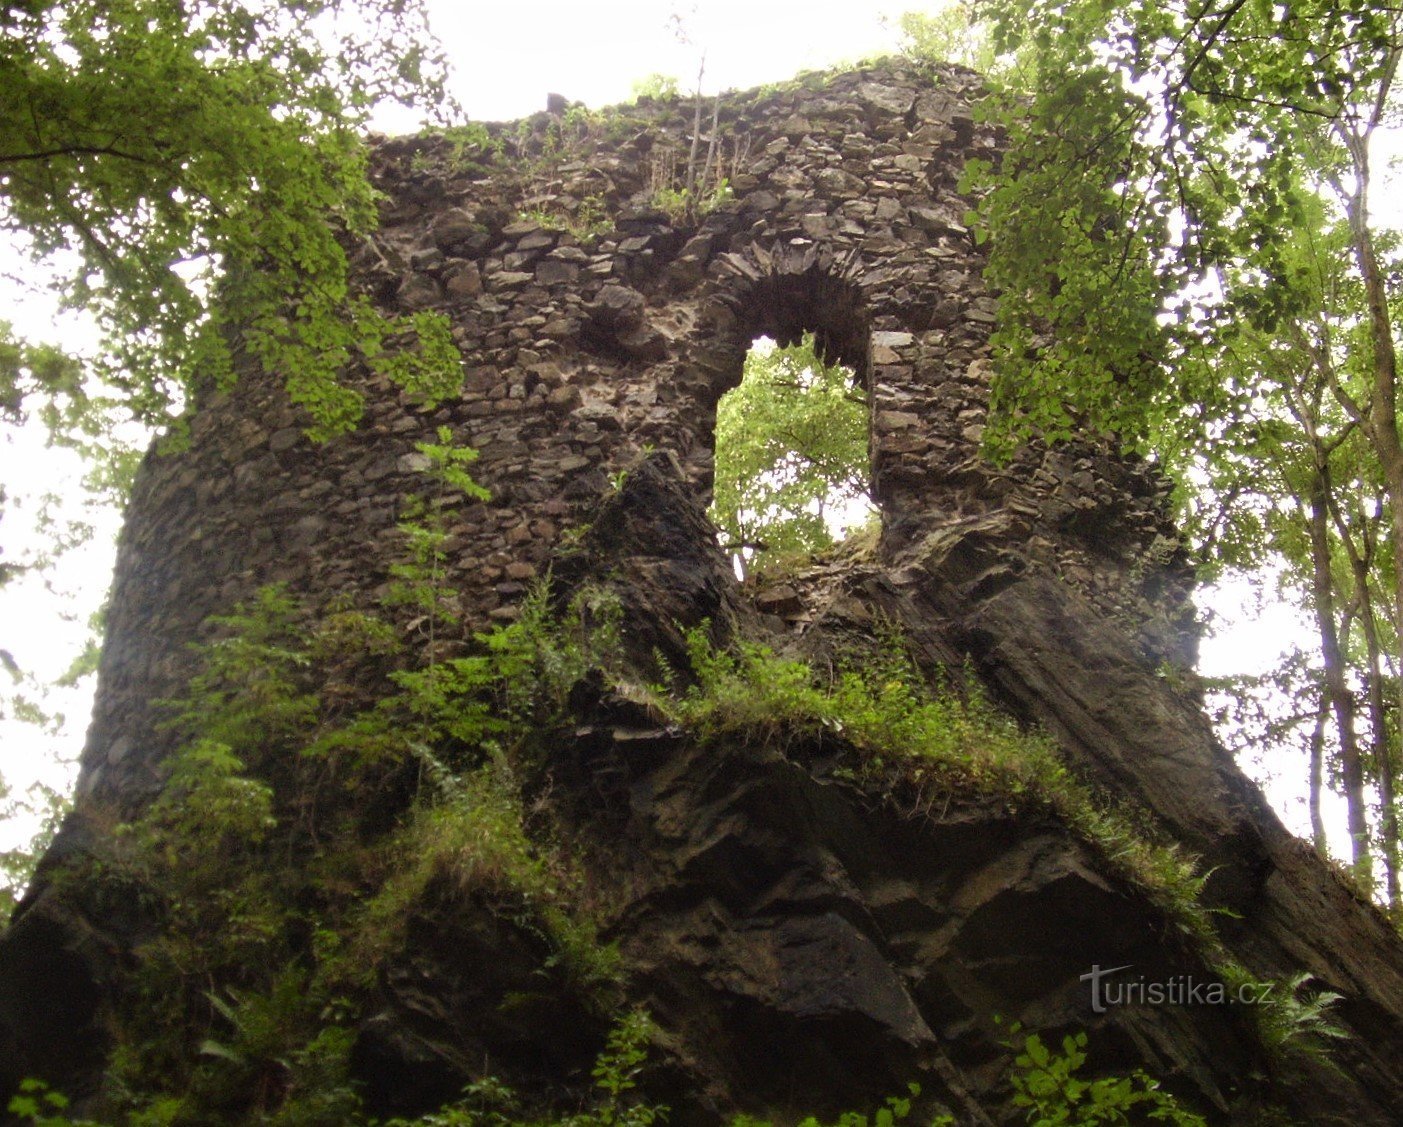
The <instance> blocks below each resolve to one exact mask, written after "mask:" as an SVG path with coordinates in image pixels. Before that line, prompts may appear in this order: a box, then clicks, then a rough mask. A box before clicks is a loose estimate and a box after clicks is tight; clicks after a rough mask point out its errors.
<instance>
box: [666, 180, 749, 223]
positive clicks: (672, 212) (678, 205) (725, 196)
mask: <svg viewBox="0 0 1403 1127" xmlns="http://www.w3.org/2000/svg"><path fill="white" fill-rule="evenodd" d="M734 194H735V193H734V192H732V190H731V185H730V182H729V181H727V180H721V181H720V182H719V183H717V184H716V185H715V187H712V188H710V189H708V190H706V191H693V190H691V189H689V188H659V189H658V190H657V191H655V192H654V193H653V201H652V202H653V206H654V207H655V208H657V209H658V210H659V211H661V212H665V213H666V215H667V217H668V218H669V219H671V220H672V222H673V223H678V224H681V223H694V222H696V221H697V220H698V219H701V218H704V217H705V216H708V215H710V214H711V213H712V212H713V211H715V210H716V209H717V208H718V207H720V206H721V205H722V204H724V203H727V202H728V201H729V200H730V199H731V198H732V197H733V196H734Z"/></svg>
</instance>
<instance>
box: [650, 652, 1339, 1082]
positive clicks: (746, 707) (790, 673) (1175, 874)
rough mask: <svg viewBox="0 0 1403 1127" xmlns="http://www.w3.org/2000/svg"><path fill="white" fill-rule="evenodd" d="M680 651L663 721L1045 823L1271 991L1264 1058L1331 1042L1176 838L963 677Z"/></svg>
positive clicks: (870, 663)
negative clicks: (1262, 975) (844, 755)
mask: <svg viewBox="0 0 1403 1127" xmlns="http://www.w3.org/2000/svg"><path fill="white" fill-rule="evenodd" d="M688 649H689V664H690V668H691V672H692V674H693V677H694V680H693V681H692V682H691V683H690V684H689V685H687V686H686V687H682V686H681V685H680V684H679V683H676V682H675V681H674V683H673V684H669V685H659V686H654V687H653V690H652V692H651V700H652V702H653V703H654V705H655V706H656V707H658V708H659V709H660V710H661V711H663V712H664V713H666V714H667V715H668V716H669V717H670V718H671V719H672V720H673V722H675V723H677V724H679V725H682V726H685V727H688V728H690V729H692V730H694V731H696V732H697V733H698V734H699V735H700V736H701V737H702V738H715V737H717V736H720V735H723V734H724V735H733V736H734V735H740V736H742V737H744V738H748V739H754V740H757V741H761V742H765V743H769V744H772V745H779V746H784V745H787V744H790V743H793V742H797V741H802V740H812V739H813V738H815V737H819V738H822V737H825V736H830V737H836V738H839V739H841V740H842V741H843V742H845V743H846V744H847V745H848V746H849V747H851V748H852V749H853V750H854V751H855V752H856V755H857V758H858V762H859V767H858V769H857V775H858V777H859V781H861V782H862V783H864V785H866V786H868V787H869V788H871V789H875V790H879V791H882V792H884V793H887V794H889V795H893V796H895V795H896V794H897V793H898V792H901V791H904V792H906V793H907V794H909V795H911V796H912V797H911V798H910V799H909V802H910V808H911V809H912V810H913V812H926V813H929V812H931V811H933V810H935V809H936V808H937V807H938V806H940V805H946V806H948V805H949V804H950V803H952V802H954V803H959V802H961V801H967V800H968V799H970V798H983V799H992V800H994V801H996V802H999V803H1001V804H1003V805H1004V807H1005V808H1006V809H1008V810H1009V811H1010V812H1015V811H1028V812H1040V813H1045V814H1048V815H1050V816H1052V817H1055V818H1056V819H1058V820H1059V821H1061V822H1062V823H1063V824H1064V825H1066V826H1067V827H1068V828H1069V829H1070V830H1072V831H1073V832H1074V833H1076V834H1077V835H1078V836H1079V837H1081V838H1082V839H1083V840H1084V841H1086V842H1087V843H1088V844H1089V845H1090V846H1091V847H1092V849H1094V850H1095V851H1096V853H1097V854H1098V855H1099V857H1100V858H1101V860H1102V861H1103V862H1104V863H1105V865H1106V866H1107V868H1108V869H1110V870H1111V871H1112V872H1114V873H1115V874H1117V875H1118V876H1120V877H1121V878H1122V879H1124V880H1125V881H1127V882H1128V883H1130V884H1131V885H1132V886H1134V887H1136V888H1138V889H1140V890H1141V892H1143V893H1144V895H1145V896H1146V897H1147V898H1148V899H1149V900H1150V901H1151V903H1153V904H1154V905H1155V907H1156V908H1158V909H1159V910H1160V911H1161V912H1162V913H1163V914H1164V916H1165V918H1166V919H1167V920H1168V921H1169V922H1171V923H1172V924H1173V925H1174V926H1175V927H1176V928H1177V929H1178V930H1179V932H1180V933H1181V934H1182V935H1183V936H1184V937H1185V939H1186V940H1187V941H1188V942H1189V943H1190V944H1191V945H1192V946H1193V947H1194V949H1195V950H1196V951H1197V952H1198V954H1199V957H1200V958H1202V959H1203V961H1204V962H1205V963H1206V964H1207V965H1208V966H1209V967H1210V968H1212V970H1213V971H1214V972H1215V973H1217V974H1218V975H1219V976H1220V977H1221V978H1222V980H1223V982H1224V984H1225V985H1226V986H1227V987H1228V988H1229V990H1232V991H1235V992H1237V993H1238V994H1239V995H1240V994H1241V992H1242V991H1243V990H1247V989H1251V988H1252V987H1256V986H1263V985H1267V986H1269V987H1270V988H1269V989H1267V990H1265V991H1259V993H1260V994H1261V996H1262V997H1263V998H1264V999H1265V1000H1264V1001H1263V1002H1262V1003H1261V1004H1258V1005H1254V1006H1252V1007H1250V1012H1251V1014H1252V1018H1253V1020H1254V1022H1255V1028H1256V1032H1257V1034H1258V1038H1259V1040H1260V1042H1261V1044H1262V1046H1263V1048H1264V1049H1265V1050H1266V1051H1267V1053H1268V1054H1270V1055H1273V1056H1276V1057H1279V1058H1282V1061H1283V1063H1284V1064H1286V1065H1287V1066H1288V1067H1289V1065H1290V1058H1291V1057H1292V1056H1293V1055H1295V1054H1305V1055H1308V1056H1311V1057H1314V1058H1317V1059H1325V1060H1328V1049H1329V1046H1330V1044H1331V1043H1332V1042H1333V1041H1336V1040H1338V1039H1340V1038H1341V1037H1343V1036H1344V1033H1343V1031H1342V1030H1341V1029H1340V1027H1339V1026H1338V1025H1336V1024H1335V1023H1334V1022H1333V1021H1332V1020H1331V1018H1330V1013H1329V1009H1330V1006H1331V1005H1332V1004H1333V1002H1334V1001H1335V1000H1337V997H1338V996H1337V995H1334V994H1330V993H1328V992H1324V993H1315V992H1311V991H1310V990H1309V989H1308V988H1307V977H1308V976H1305V975H1301V976H1297V977H1295V978H1293V979H1291V980H1289V981H1287V982H1285V983H1275V984H1261V983H1258V982H1257V981H1256V980H1255V979H1254V977H1253V976H1252V975H1251V974H1250V973H1249V972H1248V971H1247V970H1246V969H1245V968H1244V967H1243V966H1242V965H1241V964H1240V963H1238V962H1237V960H1236V959H1234V958H1233V957H1232V955H1231V954H1230V953H1229V952H1228V950H1227V949H1226V947H1225V946H1224V945H1223V942H1222V940H1221V939H1220V938H1219V936H1218V933H1217V929H1216V927H1215V926H1214V915H1215V914H1216V913H1217V912H1219V911H1220V910H1219V909H1214V908H1211V907H1209V906H1208V905H1206V904H1205V903H1204V901H1203V890H1204V886H1205V884H1206V882H1207V881H1208V879H1209V877H1210V876H1211V872H1203V871H1200V870H1199V867H1198V865H1197V863H1196V860H1195V859H1194V858H1193V857H1190V856H1188V855H1186V854H1185V853H1184V852H1183V850H1181V849H1180V848H1179V847H1178V846H1177V845H1175V844H1172V843H1162V842H1157V841H1154V840H1152V839H1151V837H1150V836H1149V834H1148V833H1147V831H1146V829H1145V828H1144V827H1145V826H1146V825H1147V824H1148V823H1149V819H1148V818H1147V817H1146V816H1144V815H1143V814H1141V813H1139V812H1137V811H1134V810H1131V809H1129V808H1125V807H1119V806H1117V805H1115V804H1113V803H1111V802H1110V801H1109V800H1107V799H1106V798H1104V797H1103V796H1101V795H1100V794H1098V792H1096V791H1095V790H1094V789H1093V788H1092V787H1090V786H1089V785H1088V784H1086V783H1085V782H1083V781H1082V780H1081V779H1079V778H1078V777H1077V776H1076V775H1075V774H1073V773H1072V772H1071V771H1069V770H1068V768H1067V767H1066V765H1065V764H1064V763H1063V761H1062V759H1061V757H1060V756H1059V754H1058V752H1057V749H1056V745H1055V743H1054V742H1053V741H1052V739H1051V738H1050V737H1048V736H1047V735H1045V734H1044V733H1041V732H1038V731H1030V730H1027V729H1024V728H1022V727H1021V726H1020V725H1019V724H1018V723H1017V722H1016V721H1015V720H1014V719H1013V718H1012V717H1010V716H1008V715H1007V714H1005V713H1003V712H1001V711H999V710H998V709H997V708H996V707H995V706H994V705H993V704H992V703H991V702H990V701H989V700H988V698H987V697H986V696H985V694H984V693H983V691H982V690H981V688H980V687H979V685H978V684H977V682H975V681H974V679H973V678H972V677H965V678H964V680H963V681H962V682H959V683H956V682H953V681H952V682H950V683H947V684H946V685H945V686H944V687H943V688H942V689H940V690H938V691H932V690H931V689H930V688H929V687H928V686H927V685H926V684H925V682H924V680H923V679H922V677H921V675H920V671H919V669H917V668H916V667H915V666H914V665H913V663H912V662H911V660H910V658H909V656H908V655H907V652H906V650H905V648H904V645H903V643H902V641H901V639H900V638H899V637H893V638H889V639H887V641H886V644H885V646H884V647H883V651H882V652H881V653H880V654H879V655H877V656H875V657H869V658H868V659H867V660H866V661H865V662H863V663H860V664H858V665H856V666H855V667H852V668H848V669H840V670H836V671H834V672H832V673H831V674H830V675H829V676H828V677H826V678H820V677H818V676H817V675H816V674H815V672H814V670H813V669H812V667H811V666H810V665H809V664H808V663H806V662H804V661H799V660H796V659H793V658H787V657H783V656H781V655H779V654H777V653H775V652H774V651H773V650H772V649H770V648H769V647H767V646H765V645H762V644H758V643H755V642H749V641H739V642H737V643H735V644H734V645H733V646H731V647H730V648H729V649H724V650H723V649H717V648H716V647H715V646H713V645H712V643H711V641H710V636H709V632H708V630H707V629H706V628H705V627H704V626H703V627H701V628H698V629H695V630H693V631H690V632H689V634H688Z"/></svg>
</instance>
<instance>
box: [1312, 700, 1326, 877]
mask: <svg viewBox="0 0 1403 1127" xmlns="http://www.w3.org/2000/svg"><path fill="white" fill-rule="evenodd" d="M1329 719H1330V701H1329V698H1328V696H1326V694H1324V693H1322V694H1321V698H1320V709H1319V711H1317V712H1316V714H1315V727H1314V729H1312V731H1311V734H1310V794H1309V797H1308V801H1309V803H1310V837H1311V841H1312V843H1313V844H1314V845H1315V849H1316V852H1318V853H1319V854H1320V855H1321V856H1322V857H1328V856H1329V855H1330V843H1329V841H1328V839H1327V838H1326V836H1325V819H1324V817H1323V816H1322V815H1321V813H1320V792H1321V788H1322V786H1323V784H1324V782H1325V724H1326V722H1327V721H1329Z"/></svg>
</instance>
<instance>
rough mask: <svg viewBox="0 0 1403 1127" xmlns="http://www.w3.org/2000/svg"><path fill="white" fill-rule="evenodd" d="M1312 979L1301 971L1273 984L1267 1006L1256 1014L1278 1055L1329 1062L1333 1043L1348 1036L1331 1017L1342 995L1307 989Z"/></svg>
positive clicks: (1260, 1031) (1265, 1040)
mask: <svg viewBox="0 0 1403 1127" xmlns="http://www.w3.org/2000/svg"><path fill="white" fill-rule="evenodd" d="M1310 979H1311V976H1310V975H1309V974H1308V973H1306V972H1305V971H1302V972H1300V973H1298V974H1295V975H1292V976H1291V977H1289V978H1287V979H1286V980H1285V981H1284V982H1277V983H1273V984H1271V994H1270V996H1269V997H1268V999H1267V1003H1268V1004H1265V1005H1259V1006H1255V1007H1253V1012H1254V1015H1255V1016H1256V1018H1257V1027H1258V1031H1259V1033H1260V1034H1261V1037H1262V1040H1263V1042H1264V1043H1265V1044H1266V1045H1267V1047H1268V1048H1269V1049H1271V1050H1272V1051H1274V1052H1276V1053H1277V1054H1278V1055H1279V1056H1285V1057H1289V1056H1290V1055H1291V1054H1293V1053H1294V1054H1303V1055H1305V1056H1308V1057H1311V1058H1312V1059H1314V1060H1317V1061H1325V1062H1327V1063H1328V1062H1329V1060H1330V1058H1329V1047H1330V1045H1331V1043H1332V1042H1337V1041H1341V1040H1344V1039H1345V1038H1347V1037H1348V1036H1349V1034H1348V1033H1347V1032H1346V1031H1345V1030H1344V1029H1343V1028H1342V1027H1341V1026H1340V1025H1339V1024H1338V1023H1337V1022H1336V1021H1335V1019H1334V1017H1333V1016H1332V1014H1331V1010H1332V1009H1333V1008H1334V1006H1335V1004H1336V1003H1337V1002H1339V1001H1340V1000H1341V996H1340V995H1339V994H1336V993H1335V992H1334V991H1331V990H1316V991H1310V990H1307V984H1308V983H1309V982H1310Z"/></svg>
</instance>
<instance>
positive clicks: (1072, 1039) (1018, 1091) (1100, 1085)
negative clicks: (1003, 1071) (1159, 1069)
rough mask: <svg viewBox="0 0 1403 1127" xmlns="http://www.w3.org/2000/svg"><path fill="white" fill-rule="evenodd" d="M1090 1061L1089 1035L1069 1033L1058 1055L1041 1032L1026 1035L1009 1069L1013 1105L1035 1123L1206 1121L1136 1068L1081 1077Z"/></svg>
mask: <svg viewBox="0 0 1403 1127" xmlns="http://www.w3.org/2000/svg"><path fill="white" fill-rule="evenodd" d="M1085 1063H1086V1034H1085V1033H1075V1034H1068V1035H1067V1036H1066V1037H1064V1038H1062V1051H1061V1053H1057V1052H1055V1051H1053V1050H1051V1049H1049V1048H1048V1047H1047V1046H1046V1045H1044V1044H1043V1042H1042V1038H1040V1037H1039V1036H1038V1035H1037V1034H1036V1033H1034V1034H1030V1035H1029V1036H1027V1037H1026V1038H1024V1041H1023V1045H1022V1051H1021V1052H1020V1053H1019V1054H1018V1056H1017V1057H1016V1058H1015V1060H1014V1064H1015V1066H1016V1068H1015V1069H1014V1070H1013V1071H1012V1072H1010V1074H1009V1079H1010V1081H1011V1082H1012V1084H1013V1093H1014V1095H1013V1104H1014V1106H1015V1107H1019V1108H1025V1109H1026V1111H1027V1117H1028V1118H1027V1122H1028V1123H1029V1124H1031V1125H1032V1127H1059V1125H1064V1124H1065V1125H1067V1127H1073V1125H1075V1127H1083V1125H1087V1127H1089V1125H1091V1124H1096V1123H1109V1124H1131V1123H1139V1122H1142V1121H1143V1120H1145V1119H1151V1120H1154V1121H1156V1122H1162V1123H1173V1124H1176V1125H1177V1127H1203V1125H1204V1124H1205V1123H1206V1122H1207V1121H1206V1120H1205V1119H1204V1118H1203V1117H1202V1116H1200V1115H1197V1114H1195V1113H1193V1112H1191V1111H1188V1110H1187V1109H1186V1108H1184V1107H1182V1106H1180V1104H1179V1102H1178V1101H1177V1100H1176V1099H1175V1098H1174V1097H1173V1096H1171V1095H1170V1094H1169V1093H1168V1092H1165V1091H1163V1090H1162V1089H1161V1088H1160V1086H1159V1081H1157V1080H1155V1079H1153V1078H1152V1077H1150V1076H1149V1075H1147V1074H1146V1073H1145V1072H1144V1071H1143V1070H1142V1069H1136V1070H1135V1071H1134V1072H1132V1073H1131V1074H1130V1075H1129V1076H1112V1077H1102V1078H1100V1079H1096V1080H1085V1079H1082V1078H1081V1077H1079V1076H1078V1075H1077V1072H1078V1071H1079V1070H1080V1069H1081V1067H1082V1065H1083V1064H1085Z"/></svg>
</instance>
